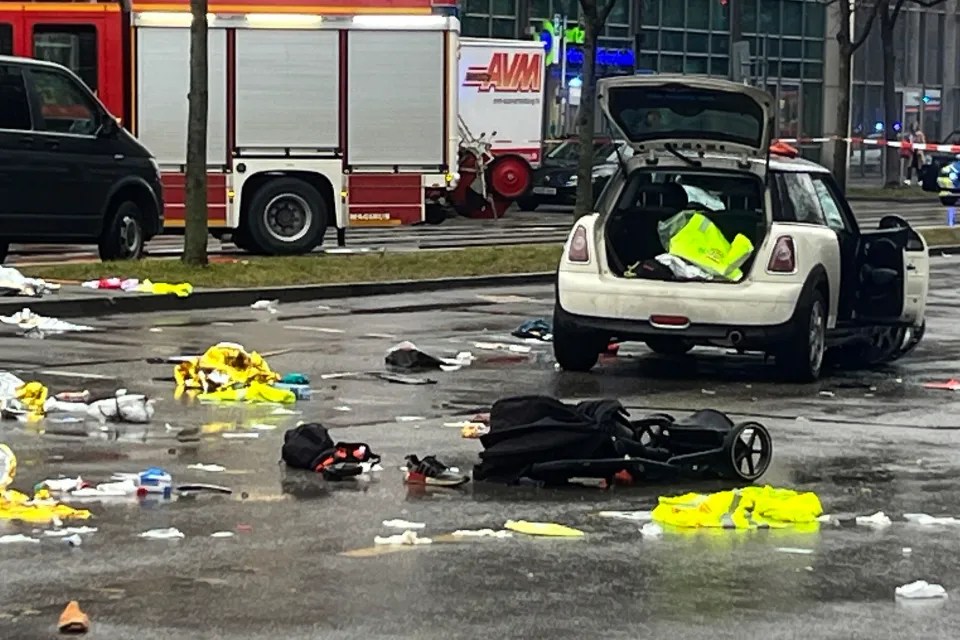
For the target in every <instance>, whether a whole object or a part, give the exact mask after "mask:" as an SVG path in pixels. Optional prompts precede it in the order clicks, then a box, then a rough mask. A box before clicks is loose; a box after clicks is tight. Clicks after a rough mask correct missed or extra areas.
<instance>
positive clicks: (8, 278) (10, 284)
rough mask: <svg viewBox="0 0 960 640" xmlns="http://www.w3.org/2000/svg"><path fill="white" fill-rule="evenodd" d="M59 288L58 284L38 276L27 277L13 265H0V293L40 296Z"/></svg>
mask: <svg viewBox="0 0 960 640" xmlns="http://www.w3.org/2000/svg"><path fill="white" fill-rule="evenodd" d="M59 290H60V285H58V284H52V283H50V282H47V281H45V280H41V279H40V278H28V277H26V276H24V275H23V274H22V273H20V272H19V271H17V270H16V269H14V268H13V267H0V295H4V296H29V297H31V298H42V297H43V296H45V295H47V294H48V293H54V292H56V291H59Z"/></svg>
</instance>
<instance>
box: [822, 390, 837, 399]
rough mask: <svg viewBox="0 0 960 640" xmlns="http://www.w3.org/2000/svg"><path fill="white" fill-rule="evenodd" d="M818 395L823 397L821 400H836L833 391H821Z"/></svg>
mask: <svg viewBox="0 0 960 640" xmlns="http://www.w3.org/2000/svg"><path fill="white" fill-rule="evenodd" d="M818 395H820V396H821V397H823V398H836V397H837V394H835V393H834V392H833V391H821V392H820V393H819V394H818Z"/></svg>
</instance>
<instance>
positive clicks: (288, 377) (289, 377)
mask: <svg viewBox="0 0 960 640" xmlns="http://www.w3.org/2000/svg"><path fill="white" fill-rule="evenodd" d="M280 384H290V385H302V384H310V378H308V377H307V376H305V375H303V374H302V373H287V374H285V375H284V376H283V377H282V378H280Z"/></svg>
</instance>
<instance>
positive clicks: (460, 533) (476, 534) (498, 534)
mask: <svg viewBox="0 0 960 640" xmlns="http://www.w3.org/2000/svg"><path fill="white" fill-rule="evenodd" d="M450 535H452V536H454V537H456V538H512V537H513V534H512V533H510V532H509V531H507V530H506V529H497V530H494V529H457V530H456V531H454V532H453V533H451V534H450Z"/></svg>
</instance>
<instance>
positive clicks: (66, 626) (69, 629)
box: [57, 600, 90, 634]
mask: <svg viewBox="0 0 960 640" xmlns="http://www.w3.org/2000/svg"><path fill="white" fill-rule="evenodd" d="M57 628H59V629H60V633H76V634H80V633H86V632H87V630H89V629H90V618H88V617H87V614H85V613H84V612H83V611H81V610H80V604H79V603H78V602H77V601H76V600H71V601H70V604H68V605H67V608H66V609H64V610H63V613H61V614H60V622H59V624H58V625H57Z"/></svg>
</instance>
